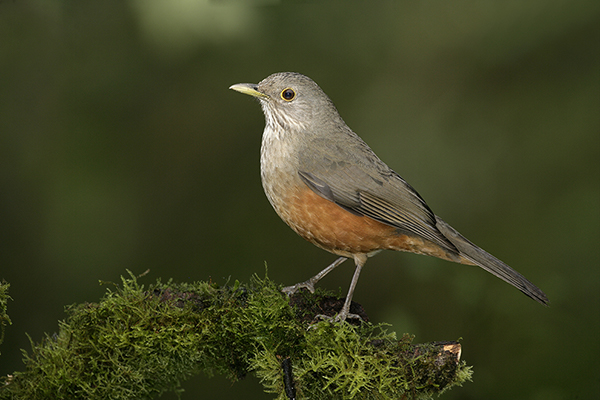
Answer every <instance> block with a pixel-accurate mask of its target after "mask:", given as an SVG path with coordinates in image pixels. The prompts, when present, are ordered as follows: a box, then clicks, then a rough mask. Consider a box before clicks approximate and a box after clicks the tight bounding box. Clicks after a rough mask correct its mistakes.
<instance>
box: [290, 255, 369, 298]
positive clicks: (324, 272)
mask: <svg viewBox="0 0 600 400" xmlns="http://www.w3.org/2000/svg"><path fill="white" fill-rule="evenodd" d="M346 260H347V258H346V257H340V258H338V259H337V260H335V261H334V262H333V263H331V265H329V266H328V267H327V268H325V269H324V270H322V271H321V272H319V273H318V274H316V275H315V276H313V277H312V278H310V279H309V280H307V281H304V282H300V283H296V284H295V285H292V286H286V287H284V288H283V289H281V291H282V292H283V293H285V294H287V295H288V296H291V295H293V294H294V293H296V291H298V289H300V288H307V289H308V290H309V291H310V292H311V293H314V292H315V284H316V283H317V282H319V281H320V280H321V279H322V278H323V277H324V276H325V275H327V274H328V273H330V272H331V271H333V270H334V269H335V267H337V266H338V265H340V264H341V263H343V262H344V261H346ZM357 279H358V278H357Z"/></svg>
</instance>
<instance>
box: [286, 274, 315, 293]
mask: <svg viewBox="0 0 600 400" xmlns="http://www.w3.org/2000/svg"><path fill="white" fill-rule="evenodd" d="M315 283H316V282H314V281H313V278H310V279H309V280H307V281H304V282H300V283H296V284H295V285H292V286H286V287H284V288H283V289H281V291H282V292H283V293H285V294H287V295H288V297H289V296H291V295H293V294H294V293H296V292H297V291H298V290H299V289H302V288H306V289H308V291H309V292H311V293H314V292H315Z"/></svg>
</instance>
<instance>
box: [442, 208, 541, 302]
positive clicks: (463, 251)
mask: <svg viewBox="0 0 600 400" xmlns="http://www.w3.org/2000/svg"><path fill="white" fill-rule="evenodd" d="M436 226H437V228H438V229H439V231H440V232H442V234H444V236H446V238H448V240H450V242H452V244H454V246H455V247H456V248H457V249H458V251H459V252H460V255H461V256H463V257H464V258H466V259H467V260H469V261H471V262H473V263H475V264H476V265H478V266H480V267H481V268H483V269H484V270H486V271H487V272H489V273H491V274H493V275H495V276H497V277H498V278H500V279H502V280H503V281H505V282H507V283H510V284H511V285H513V286H514V287H516V288H517V289H519V290H520V291H521V292H523V293H524V294H525V295H527V296H529V297H531V298H532V299H534V300H535V301H537V302H539V303H541V304H544V305H548V297H547V296H546V294H545V293H544V292H542V291H541V290H540V289H539V288H538V287H537V286H535V285H534V284H533V283H531V282H529V281H528V280H527V279H526V278H525V277H524V276H523V275H521V274H519V273H518V272H517V271H515V270H514V269H512V268H511V267H509V266H508V265H506V264H505V263H503V262H502V261H500V260H498V259H497V258H496V257H494V256H493V255H491V254H489V253H488V252H486V251H485V250H483V249H481V248H479V247H477V246H476V245H475V244H473V243H471V242H470V241H469V240H468V239H467V238H465V237H464V236H463V235H461V234H460V233H458V232H457V231H456V229H454V228H453V227H451V226H450V225H448V224H447V223H446V222H444V221H443V220H442V219H441V218H440V217H438V216H436Z"/></svg>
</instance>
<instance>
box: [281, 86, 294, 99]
mask: <svg viewBox="0 0 600 400" xmlns="http://www.w3.org/2000/svg"><path fill="white" fill-rule="evenodd" d="M281 98H282V99H283V100H285V101H292V100H294V99H295V98H296V92H295V91H294V89H292V88H285V89H283V90H282V91H281Z"/></svg>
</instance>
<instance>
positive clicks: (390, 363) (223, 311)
mask: <svg viewBox="0 0 600 400" xmlns="http://www.w3.org/2000/svg"><path fill="white" fill-rule="evenodd" d="M337 302H338V299H337V298H335V297H332V296H329V295H327V294H324V293H323V292H318V293H316V294H314V295H313V294H308V293H306V292H302V293H299V294H296V295H295V296H293V297H292V298H291V299H288V298H286V297H285V296H284V295H282V293H281V292H280V288H278V287H277V286H276V285H275V284H274V283H273V282H271V281H270V280H269V279H268V278H265V279H260V278H258V277H254V278H253V279H252V280H251V282H250V284H248V285H243V284H241V283H239V282H235V283H234V284H233V285H227V286H218V285H216V284H214V283H210V282H197V283H193V284H185V283H183V284H176V283H173V282H171V281H169V282H167V283H161V282H160V281H158V282H157V283H156V284H153V285H151V286H149V287H148V288H144V286H142V285H140V284H139V283H138V282H137V279H136V278H135V277H133V276H131V278H128V279H125V278H123V279H122V285H120V286H116V285H115V288H114V289H113V290H108V291H107V293H106V295H105V296H104V298H103V299H102V300H101V301H100V302H99V303H86V304H80V305H74V306H71V307H69V308H68V312H69V316H68V318H67V320H66V321H61V322H60V324H59V332H58V334H55V335H52V336H46V338H45V339H44V340H43V341H42V342H41V343H40V344H33V343H32V347H33V350H32V352H31V354H28V353H26V352H24V354H25V364H26V371H25V372H15V373H14V374H13V375H11V376H8V377H5V378H0V380H3V382H0V399H32V400H33V399H48V398H85V399H109V398H110V399H134V398H135V399H150V398H154V397H156V396H158V395H159V394H161V393H163V392H166V391H175V392H176V393H181V391H182V389H181V388H180V382H181V381H183V380H184V379H187V378H189V377H190V376H192V375H194V374H197V373H199V372H201V371H203V372H205V373H207V374H209V375H212V374H214V373H220V374H225V375H227V376H228V377H229V378H231V379H232V380H233V381H235V380H238V379H240V378H242V377H244V376H245V375H246V374H248V373H254V374H256V376H258V378H259V379H260V381H261V383H262V384H263V385H264V388H265V391H267V392H269V393H275V394H276V396H277V399H281V400H284V399H288V398H298V399H303V398H310V399H399V398H405V399H417V398H418V399H426V398H431V397H432V395H434V394H439V393H441V392H443V391H444V390H446V389H448V388H450V387H452V386H454V385H460V384H462V383H463V382H465V381H466V380H469V379H470V376H471V369H470V367H467V366H466V365H465V363H464V361H459V357H460V345H459V344H457V343H456V342H453V343H434V344H427V345H413V344H411V341H412V337H410V336H409V335H404V336H403V337H402V338H400V339H397V338H396V337H395V334H394V333H389V332H386V330H385V329H384V327H383V326H381V325H373V324H370V323H368V322H363V323H358V324H357V325H352V324H349V323H346V322H344V323H330V322H328V321H319V320H318V319H315V315H316V314H323V313H326V312H327V311H328V310H327V309H328V308H330V307H333V308H335V307H337V305H336V304H337ZM355 306H356V305H355ZM339 307H341V303H340V305H339ZM353 312H356V310H353Z"/></svg>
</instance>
